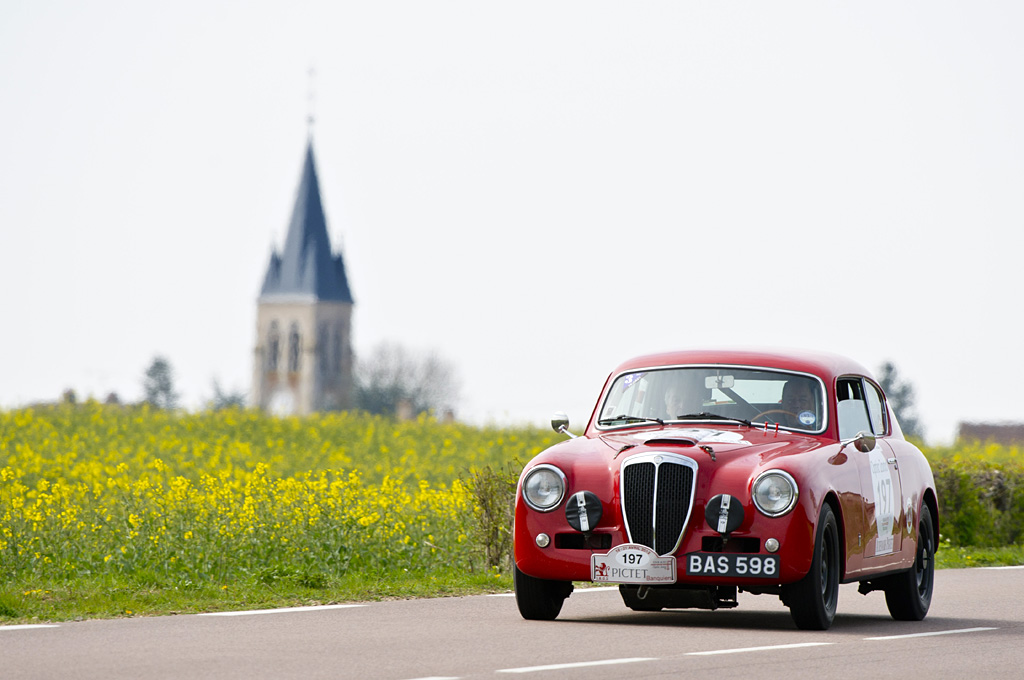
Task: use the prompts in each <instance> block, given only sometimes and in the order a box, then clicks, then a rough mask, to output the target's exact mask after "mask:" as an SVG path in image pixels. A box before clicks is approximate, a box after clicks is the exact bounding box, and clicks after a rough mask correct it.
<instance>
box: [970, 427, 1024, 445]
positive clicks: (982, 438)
mask: <svg viewBox="0 0 1024 680" xmlns="http://www.w3.org/2000/svg"><path fill="white" fill-rule="evenodd" d="M956 438H957V441H978V442H992V443H994V444H1003V445H1005V446H1014V445H1018V446H1019V445H1024V423H960V425H959V426H958V427H957V433H956Z"/></svg>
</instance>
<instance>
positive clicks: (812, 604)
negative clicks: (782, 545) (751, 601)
mask: <svg viewBox="0 0 1024 680" xmlns="http://www.w3.org/2000/svg"><path fill="white" fill-rule="evenodd" d="M841 560H842V556H841V554H840V552H839V526H838V524H837V523H836V515H835V513H834V512H832V508H831V506H829V505H828V504H827V503H826V504H825V506H824V507H822V509H821V515H820V516H819V518H818V531H817V533H816V536H815V539H814V559H813V560H812V561H811V569H810V571H808V572H807V575H806V576H804V577H803V578H802V579H800V580H799V581H797V582H796V583H793V584H791V585H789V586H786V588H785V590H784V592H783V601H784V602H785V604H786V605H787V606H788V607H789V614H790V616H792V617H793V622H794V623H796V627H797V628H799V629H801V630H828V629H829V626H831V625H832V619H834V618H835V615H836V606H837V605H838V603H839V577H840V574H841V571H842V564H841Z"/></svg>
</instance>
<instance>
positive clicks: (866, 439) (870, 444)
mask: <svg viewBox="0 0 1024 680" xmlns="http://www.w3.org/2000/svg"><path fill="white" fill-rule="evenodd" d="M839 443H840V444H842V446H840V447H839V450H840V451H842V450H843V449H845V448H846V447H847V446H848V445H850V444H853V448H855V449H857V450H858V451H860V452H861V453H868V452H869V451H874V449H875V435H873V434H872V433H870V432H865V431H864V430H861V431H860V432H858V433H857V436H856V437H854V438H853V439H844V440H843V441H841V442H839Z"/></svg>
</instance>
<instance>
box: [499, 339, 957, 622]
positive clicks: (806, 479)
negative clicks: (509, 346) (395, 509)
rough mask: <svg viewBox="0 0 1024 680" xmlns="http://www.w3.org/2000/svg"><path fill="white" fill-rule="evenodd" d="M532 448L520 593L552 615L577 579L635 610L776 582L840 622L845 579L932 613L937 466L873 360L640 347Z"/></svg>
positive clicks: (894, 606)
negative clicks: (585, 412) (592, 400)
mask: <svg viewBox="0 0 1024 680" xmlns="http://www.w3.org/2000/svg"><path fill="white" fill-rule="evenodd" d="M552 426H553V427H555V429H556V430H558V431H560V432H563V433H565V434H566V435H567V436H568V437H569V439H568V440H567V441H564V442H560V443H558V444H556V445H554V446H552V447H551V448H549V449H547V450H546V451H544V452H542V453H540V454H539V455H538V456H537V457H536V458H534V459H533V460H531V461H530V462H529V463H528V464H527V465H526V467H525V468H524V469H523V472H522V475H521V476H520V479H519V485H518V489H517V492H516V510H515V527H514V535H515V569H514V580H515V591H516V602H517V604H518V606H519V611H520V613H521V614H522V616H523V617H524V618H527V619H548V620H550V619H554V618H555V617H557V616H558V613H559V611H561V608H562V603H563V601H564V600H565V598H566V597H568V596H569V594H570V593H571V592H572V590H573V582H574V581H592V582H596V583H608V584H619V591H620V593H621V595H622V599H623V601H624V602H625V604H626V606H628V607H630V608H631V609H634V610H638V611H657V610H661V609H665V608H682V607H698V608H704V609H718V608H727V607H735V606H737V604H738V600H737V596H738V593H739V592H747V593H755V594H773V595H778V596H779V597H780V598H781V599H782V602H783V603H784V604H785V605H786V606H788V607H789V609H790V612H791V614H792V617H793V620H794V622H795V623H796V625H797V627H799V628H802V629H811V630H825V629H827V628H828V627H829V626H830V625H831V623H832V620H833V617H834V616H835V613H836V603H837V600H838V594H839V584H840V583H849V582H854V581H857V582H859V583H860V592H861V593H865V594H866V593H868V592H871V591H875V590H880V591H883V592H884V593H885V601H886V604H887V605H888V609H889V612H890V614H891V615H892V616H893V617H894V618H896V619H901V620H921V619H923V618H924V617H925V615H926V614H927V613H928V608H929V605H930V604H931V598H932V587H933V583H934V568H935V563H934V555H935V549H936V546H937V545H938V531H939V516H938V504H937V500H936V494H935V482H934V479H933V477H932V472H931V468H930V467H929V465H928V461H927V460H926V459H925V457H924V455H923V454H922V453H921V451H920V450H918V449H917V447H915V446H914V445H913V444H911V443H910V442H908V441H907V440H906V439H905V438H904V437H903V434H902V432H901V431H900V427H899V424H898V423H897V422H896V418H895V416H894V415H893V410H892V408H891V407H890V406H889V404H888V402H887V401H886V398H885V394H884V393H883V392H882V389H881V388H880V387H879V385H878V383H877V382H875V380H874V379H873V378H872V377H871V374H870V373H869V372H868V371H867V370H865V369H864V367H862V366H860V365H858V364H857V363H855V362H853V361H850V360H849V359H846V358H843V357H839V356H835V355H830V354H815V353H808V352H785V353H784V352H757V351H735V350H734V351H718V350H709V351H685V352H673V353H666V354H657V355H652V356H643V357H639V358H636V359H632V360H631V361H627V362H626V363H624V364H622V365H621V366H619V367H618V368H617V369H615V371H614V372H613V373H612V374H611V375H610V376H609V377H608V379H607V381H606V382H605V386H604V389H603V390H602V392H601V396H600V398H599V399H598V401H597V405H596V407H595V409H594V412H593V414H592V415H591V417H590V422H589V423H588V424H587V428H586V431H585V432H584V434H583V435H582V436H575V435H572V434H571V433H569V430H568V419H567V418H565V416H564V415H556V417H555V419H554V420H553V421H552Z"/></svg>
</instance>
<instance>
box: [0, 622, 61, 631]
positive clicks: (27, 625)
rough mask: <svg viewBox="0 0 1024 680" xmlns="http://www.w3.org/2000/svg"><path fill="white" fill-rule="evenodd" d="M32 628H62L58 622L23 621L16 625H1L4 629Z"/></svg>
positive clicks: (0, 627) (2, 629)
mask: <svg viewBox="0 0 1024 680" xmlns="http://www.w3.org/2000/svg"><path fill="white" fill-rule="evenodd" d="M30 628H60V626H58V625H57V624H56V623H21V624H18V625H15V626H0V631H4V630H29V629H30Z"/></svg>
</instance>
